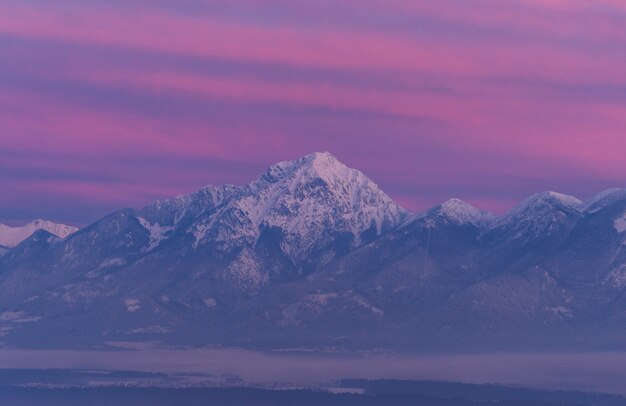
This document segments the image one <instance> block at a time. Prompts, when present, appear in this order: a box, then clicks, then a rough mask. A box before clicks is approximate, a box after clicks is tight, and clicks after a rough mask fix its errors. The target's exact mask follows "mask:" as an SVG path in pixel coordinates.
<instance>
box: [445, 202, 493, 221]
mask: <svg viewBox="0 0 626 406" xmlns="http://www.w3.org/2000/svg"><path fill="white" fill-rule="evenodd" d="M438 210H439V212H440V213H441V214H443V215H445V216H446V217H447V218H449V219H450V220H452V221H455V222H456V223H458V224H474V225H476V226H483V225H487V224H489V223H490V222H491V221H493V220H494V219H495V216H494V215H493V214H492V213H490V212H488V211H483V210H480V209H477V208H476V207H474V206H472V205H471V204H469V203H466V202H464V201H463V200H461V199H456V198H453V199H450V200H448V201H446V202H444V203H443V204H442V205H441V206H440V207H439V209H438Z"/></svg>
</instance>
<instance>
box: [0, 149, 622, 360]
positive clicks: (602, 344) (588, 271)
mask: <svg viewBox="0 0 626 406" xmlns="http://www.w3.org/2000/svg"><path fill="white" fill-rule="evenodd" d="M625 224H626V190H623V189H613V190H609V191H606V192H603V193H601V194H600V195H598V196H596V197H595V198H594V199H592V200H591V201H589V202H581V201H579V200H578V199H576V198H573V197H570V196H565V195H562V194H558V193H555V192H545V193H539V194H536V195H534V196H531V197H530V198H529V199H527V200H525V201H524V202H522V203H520V204H519V205H518V206H516V207H515V208H513V209H512V210H511V211H510V212H509V213H507V214H505V215H504V216H500V217H497V216H494V215H493V214H491V213H488V212H485V211H482V210H479V209H477V208H475V207H472V206H471V205H469V204H467V203H465V202H463V201H461V200H459V199H451V200H449V201H447V202H444V203H442V204H441V205H438V206H435V207H433V208H432V209H429V210H426V211H424V212H422V213H417V214H413V213H409V212H407V211H406V210H404V209H402V208H401V207H400V206H399V205H398V204H397V203H395V202H394V201H393V200H392V199H391V198H389V197H388V196H387V195H386V194H385V193H384V192H382V191H381V190H380V188H379V187H378V186H377V185H376V184H374V183H373V182H372V181H371V180H369V179H368V178H367V177H366V176H365V175H364V174H362V173H361V172H359V171H357V170H355V169H350V168H348V167H346V166H345V165H343V164H342V163H341V162H339V161H338V160H337V159H336V158H335V157H334V156H332V155H331V154H329V153H315V154H311V155H307V156H305V157H303V158H300V159H296V160H293V161H286V162H281V163H278V164H276V165H273V166H271V167H270V168H268V170H267V171H266V172H265V173H263V174H262V175H261V176H260V177H259V178H258V179H256V180H254V181H252V182H251V183H249V184H247V185H243V186H233V185H225V186H208V187H205V188H203V189H201V190H199V191H197V192H195V193H191V194H189V195H183V196H178V197H175V198H172V199H167V200H160V201H156V202H154V203H152V204H150V205H149V206H146V207H144V208H142V209H123V210H120V211H117V212H115V213H112V214H110V215H108V216H106V217H104V218H102V219H100V220H99V221H97V222H95V223H93V224H91V225H89V226H87V227H85V228H83V229H81V230H79V231H77V232H75V233H73V234H71V235H69V236H67V237H66V238H58V237H56V236H54V235H53V234H51V233H48V232H46V231H44V230H40V231H38V232H36V233H34V234H32V235H31V236H30V237H29V238H27V239H26V240H24V241H22V242H21V243H20V244H18V245H17V246H15V247H14V248H11V249H10V250H8V251H7V252H6V253H5V254H4V255H3V256H2V257H1V258H0V336H2V338H1V340H2V341H4V342H5V343H6V345H11V346H28V347H43V346H56V347H60V346H85V345H87V346H98V345H102V344H103V343H105V342H108V341H119V340H123V341H129V340H131V341H132V340H137V341H144V340H150V341H155V340H156V341H163V342H166V343H169V344H175V345H206V344H213V345H232V346H244V347H266V348H285V347H301V346H305V347H341V348H351V349H354V348H381V347H384V348H403V349H409V350H412V351H428V350H433V349H438V350H441V351H445V350H447V351H461V350H486V349H490V350H493V349H502V350H511V349H518V350H520V349H521V350H531V349H533V350H537V349H547V348H552V349H554V348H558V349H567V348H569V349H580V348H595V349H616V348H619V349H624V348H626V338H625V337H626V334H625V333H626V323H625V322H626V299H625V292H626V245H625V244H626V243H625V241H626V226H625Z"/></svg>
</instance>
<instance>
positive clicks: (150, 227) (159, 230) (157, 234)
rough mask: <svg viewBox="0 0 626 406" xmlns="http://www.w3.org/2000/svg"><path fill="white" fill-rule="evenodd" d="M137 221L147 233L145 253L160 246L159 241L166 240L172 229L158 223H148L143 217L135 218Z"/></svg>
mask: <svg viewBox="0 0 626 406" xmlns="http://www.w3.org/2000/svg"><path fill="white" fill-rule="evenodd" d="M137 221H139V224H141V226H142V227H143V228H145V229H146V230H147V231H148V234H149V239H150V241H149V242H148V247H147V248H146V251H152V250H153V249H155V248H156V247H158V246H159V244H161V241H163V240H165V239H167V235H168V234H169V233H170V232H171V231H172V230H173V229H174V227H172V226H162V225H160V224H158V223H154V224H153V223H150V222H149V221H148V220H146V219H145V218H143V217H137Z"/></svg>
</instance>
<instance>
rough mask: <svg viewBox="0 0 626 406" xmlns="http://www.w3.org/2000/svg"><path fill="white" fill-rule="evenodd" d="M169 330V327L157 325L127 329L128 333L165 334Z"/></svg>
mask: <svg viewBox="0 0 626 406" xmlns="http://www.w3.org/2000/svg"><path fill="white" fill-rule="evenodd" d="M171 332H172V331H171V330H170V329H169V328H167V327H163V326H159V325H154V326H146V327H138V328H135V329H132V330H128V331H127V333H128V334H167V333H171Z"/></svg>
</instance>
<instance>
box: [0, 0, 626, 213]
mask: <svg viewBox="0 0 626 406" xmlns="http://www.w3.org/2000/svg"><path fill="white" fill-rule="evenodd" d="M624 21H626V6H625V5H624V3H623V2H622V1H616V0H597V1H591V0H567V1H565V0H551V1H550V0H544V1H542V0H511V1H506V2H505V1H500V0H469V1H468V0H439V1H436V2H433V1H423V2H421V1H409V0H385V1H383V0H344V1H336V0H333V1H331V0H320V1H315V2H311V1H300V0H289V1H287V0H273V1H263V0H247V1H246V0H231V1H228V2H224V1H208V0H178V1H173V0H150V1H149V0H136V1H122V0H111V1H102V0H56V1H50V0H5V1H3V2H2V3H0V187H1V188H2V190H3V193H2V194H0V222H20V221H25V220H28V219H31V218H34V217H46V218H51V219H53V220H58V221H64V222H68V223H74V224H79V225H80V224H86V223H89V222H91V221H94V220H96V219H97V218H99V217H100V216H102V215H104V214H107V213H108V212H110V211H113V210H116V209H118V208H121V207H140V206H143V205H145V204H147V203H149V202H150V201H151V200H153V199H155V198H162V197H168V196H172V195H175V194H181V193H187V192H191V191H193V190H195V189H197V188H199V187H201V186H204V185H206V184H222V183H236V184H240V183H246V182H248V181H250V180H252V179H254V178H255V177H256V176H258V175H259V174H260V172H262V171H263V170H264V169H265V168H266V167H267V166H268V165H270V164H272V163H274V162H277V161H281V160H286V159H293V158H296V157H298V156H301V155H304V154H307V153H309V152H312V151H330V152H332V153H334V154H335V155H336V156H337V157H338V158H339V159H340V160H342V161H343V162H344V163H346V164H347V165H349V166H352V167H356V168H358V169H361V170H362V171H363V172H365V173H366V174H367V175H368V176H370V177H371V178H372V179H373V180H374V181H375V182H377V183H378V184H379V185H380V186H381V187H382V188H383V189H384V190H385V191H386V192H387V193H388V194H390V195H391V196H392V197H394V198H396V199H397V200H398V201H399V202H400V203H401V204H403V205H404V206H406V207H407V208H408V209H411V210H416V211H417V210H421V209H425V208H427V207H429V206H431V205H434V204H437V203H440V202H441V201H443V200H446V199H447V198H450V197H459V198H462V199H464V200H467V201H468V202H470V203H473V204H475V205H477V206H479V207H481V208H485V209H490V210H493V211H495V212H497V213H502V212H504V211H506V210H507V209H508V208H509V207H510V206H511V205H513V204H515V203H516V202H518V201H520V200H521V199H523V198H525V197H527V196H528V195H530V194H532V193H534V192H538V191H543V190H557V191H561V192H564V193H569V194H574V195H577V196H578V197H580V198H583V199H584V198H588V197H590V196H592V195H593V194H595V193H597V192H599V191H600V190H602V189H604V188H607V187H623V186H625V184H626V159H624V157H623V156H624V151H626V133H625V132H626V131H625V129H626V74H625V73H624V72H626V51H625V50H626V24H624Z"/></svg>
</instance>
